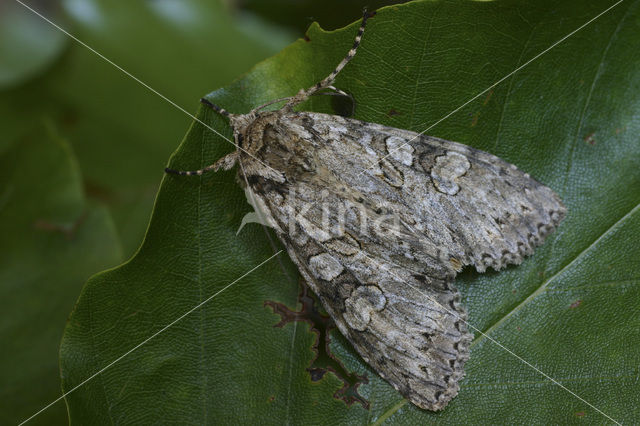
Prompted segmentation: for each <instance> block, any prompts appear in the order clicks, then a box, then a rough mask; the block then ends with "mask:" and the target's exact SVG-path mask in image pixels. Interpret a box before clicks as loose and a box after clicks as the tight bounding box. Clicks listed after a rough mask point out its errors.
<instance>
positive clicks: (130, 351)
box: [20, 250, 282, 425]
mask: <svg viewBox="0 0 640 426" xmlns="http://www.w3.org/2000/svg"><path fill="white" fill-rule="evenodd" d="M280 253H282V250H280V251H278V252H277V253H276V254H274V255H273V256H271V257H270V258H268V259H266V260H264V261H263V262H262V263H260V264H259V265H257V266H254V267H253V268H252V269H250V270H249V271H247V272H245V273H244V274H243V275H242V276H240V277H239V278H236V279H235V280H233V281H232V282H230V283H229V284H227V285H226V286H224V287H223V288H222V289H221V290H218V291H217V292H215V293H214V294H212V295H211V296H209V297H207V298H206V299H205V300H203V301H202V302H200V303H198V304H197V305H196V306H194V307H193V308H191V309H189V310H188V311H187V312H185V313H184V314H182V315H180V316H179V317H178V318H176V319H175V320H173V321H171V322H170V323H169V324H167V325H165V326H164V327H162V328H161V329H160V330H158V331H156V332H155V333H153V334H152V335H151V336H149V337H147V338H146V339H144V340H143V341H142V342H140V343H138V344H137V345H135V346H134V347H133V348H131V349H129V350H128V351H127V352H125V353H123V354H122V355H120V356H119V357H118V358H116V359H114V360H113V361H111V362H110V363H109V364H107V365H106V366H104V367H103V368H101V369H100V370H98V371H97V372H95V373H93V374H92V375H91V376H89V377H87V378H86V379H84V380H83V381H82V382H80V383H79V384H77V385H75V386H74V387H73V388H71V390H69V391H68V392H65V393H63V394H62V395H60V396H59V397H58V398H57V399H55V400H54V401H52V402H50V403H49V404H48V405H46V406H45V407H43V408H42V409H40V411H38V412H37V413H35V414H33V415H32V416H31V417H29V418H28V419H25V420H23V421H22V422H20V425H23V424H25V423H27V422H28V421H30V420H31V419H33V418H34V417H36V416H37V415H38V414H40V413H42V412H43V411H45V410H46V409H47V408H49V407H51V406H52V405H53V404H55V403H56V402H58V401H60V400H61V399H63V398H64V397H66V396H67V395H69V394H70V393H71V392H73V391H75V390H77V389H78V388H79V387H81V386H83V385H84V384H85V383H87V382H88V381H90V380H91V379H93V378H95V377H96V376H98V375H100V374H102V373H103V372H104V371H105V370H107V369H108V368H110V367H112V366H113V365H115V364H116V363H118V362H119V361H120V360H122V359H123V358H125V357H126V356H127V355H129V354H131V353H132V352H133V351H135V350H136V349H138V348H140V347H141V346H143V345H145V344H146V343H147V342H149V341H150V340H151V339H153V338H155V337H156V336H158V335H159V334H161V333H163V332H164V331H166V330H167V329H168V328H170V327H172V326H173V325H175V324H176V323H177V322H179V321H180V320H182V319H183V318H184V317H186V316H187V315H189V314H191V313H192V312H193V311H195V310H197V309H199V308H200V307H202V305H204V304H205V303H207V302H209V301H210V300H211V299H213V298H214V297H216V296H217V295H219V294H220V293H222V292H223V291H225V290H226V289H228V288H229V287H231V286H232V285H234V284H235V283H237V282H238V281H240V280H241V279H243V278H244V277H246V276H247V275H249V274H250V273H252V272H253V271H255V270H256V269H258V268H259V267H261V266H262V265H264V264H265V263H267V262H268V261H270V260H271V259H273V258H274V257H276V256H277V255H279V254H280Z"/></svg>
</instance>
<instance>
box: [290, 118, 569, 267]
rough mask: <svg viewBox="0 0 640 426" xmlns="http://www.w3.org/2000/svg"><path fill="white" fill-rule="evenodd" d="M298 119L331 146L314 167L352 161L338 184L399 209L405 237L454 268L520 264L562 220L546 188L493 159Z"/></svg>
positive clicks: (384, 130) (425, 139)
mask: <svg viewBox="0 0 640 426" xmlns="http://www.w3.org/2000/svg"><path fill="white" fill-rule="evenodd" d="M305 120H307V122H308V123H311V122H312V123H313V125H312V131H313V132H314V134H315V135H316V136H317V137H321V138H322V139H323V140H325V141H327V142H328V143H330V144H332V145H333V146H332V149H328V150H324V151H321V152H318V153H317V155H323V154H325V156H324V158H323V159H322V160H321V161H331V159H332V158H333V163H334V164H333V170H334V171H337V170H339V169H340V165H339V164H338V163H340V162H341V161H342V158H344V157H345V156H349V158H358V160H353V159H351V160H350V161H357V162H358V163H359V164H355V167H353V168H347V169H344V170H341V171H340V175H341V178H342V180H344V181H345V182H350V183H352V185H351V189H352V190H356V191H362V192H363V193H366V197H365V198H366V199H367V200H370V202H372V203H373V204H374V205H376V206H384V205H385V204H389V207H390V208H392V209H393V208H396V207H397V205H398V203H404V204H405V205H406V208H407V209H408V211H409V212H410V213H411V217H405V218H403V219H405V221H404V222H407V223H410V222H411V221H412V220H414V221H415V224H412V225H410V226H411V228H412V231H414V232H416V233H419V234H422V235H423V236H424V237H425V238H426V240H427V241H429V242H431V243H432V244H433V245H434V246H435V247H438V248H440V249H441V250H443V251H446V253H445V254H444V255H445V256H446V257H448V258H449V260H450V262H451V264H452V266H453V267H454V269H456V270H459V269H460V265H468V264H473V265H474V266H475V268H476V269H477V270H478V271H479V272H484V271H485V270H486V268H487V267H493V268H494V269H496V270H499V269H501V268H502V267H504V266H506V265H508V264H519V263H521V262H522V259H523V256H525V255H529V254H531V253H533V249H534V248H535V247H536V246H538V245H540V244H542V242H543V241H544V240H545V238H546V236H547V235H548V234H549V233H551V232H552V231H553V230H554V229H555V228H556V227H557V225H558V224H559V223H560V222H561V221H562V219H563V218H564V216H565V213H566V209H565V207H564V206H563V204H562V202H561V200H560V198H559V197H558V196H557V195H556V194H555V193H554V192H553V191H552V190H551V189H549V188H548V187H546V186H544V185H542V184H541V183H539V182H538V181H536V180H535V179H533V178H532V177H531V176H529V174H528V173H525V172H522V171H521V170H519V169H518V168H517V167H516V166H515V165H513V164H510V163H507V162H506V161H504V160H503V159H501V158H499V157H496V156H495V155H491V154H489V153H486V152H484V151H480V150H478V149H474V148H471V147H469V146H466V145H463V144H460V143H456V142H451V141H447V140H444V139H439V138H434V137H430V136H423V135H418V134H417V133H415V132H411V131H408V130H402V129H396V128H392V127H386V126H382V125H380V124H375V123H366V122H361V121H357V120H352V119H346V118H342V117H336V116H328V115H325V114H315V113H309V114H307V116H304V115H303V116H300V118H299V121H301V122H304V121H305ZM295 124H296V120H293V121H292V125H295ZM346 129H348V130H346ZM345 130H346V131H345ZM342 143H346V144H347V145H349V146H350V150H351V152H349V151H346V152H345V146H344V145H342ZM330 151H334V152H330ZM339 152H342V154H341V155H342V158H340V159H338V158H336V155H338V153H339ZM351 155H354V157H352V156H351ZM355 155H357V157H355ZM360 167H362V168H364V169H365V170H367V172H366V173H365V174H362V173H361V172H360V170H362V169H360ZM383 186H384V187H386V191H385V190H383V189H382V187H383ZM389 200H394V202H392V203H389V202H388V201H389Z"/></svg>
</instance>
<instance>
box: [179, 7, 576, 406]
mask: <svg viewBox="0 0 640 426" xmlns="http://www.w3.org/2000/svg"><path fill="white" fill-rule="evenodd" d="M369 17H370V15H369V14H367V13H366V12H365V14H364V16H363V19H362V25H361V26H360V29H359V30H358V33H357V35H356V37H355V40H354V44H353V47H352V48H351V50H349V52H348V53H347V56H346V57H345V58H344V59H343V60H342V61H341V62H340V63H339V64H338V65H337V67H336V68H335V69H334V70H333V72H331V73H330V74H329V75H328V76H327V77H326V78H325V79H323V80H322V81H320V82H318V83H317V84H315V85H313V86H311V87H310V88H309V89H307V90H301V91H300V92H298V94H296V95H295V96H292V97H290V98H285V99H284V100H285V101H286V104H285V105H284V106H283V107H282V108H281V109H280V110H278V111H273V112H261V111H262V110H263V108H264V107H266V106H268V105H271V104H272V103H273V102H269V103H267V104H265V105H261V106H259V107H257V108H256V109H254V110H252V111H250V112H249V113H248V114H231V113H229V112H228V111H226V110H225V109H224V108H222V107H220V106H217V105H214V104H212V103H211V102H209V101H207V100H203V102H204V103H205V104H207V105H208V106H210V107H211V108H213V109H214V110H215V111H217V112H218V113H220V114H222V115H224V116H226V117H229V120H230V122H231V125H232V127H233V130H234V136H235V143H236V145H237V148H238V149H237V150H236V151H235V152H234V153H232V154H229V155H227V156H226V157H224V158H222V159H221V160H219V161H218V162H216V163H215V164H213V165H210V166H207V167H205V168H204V169H200V170H193V171H179V170H173V169H167V172H170V173H177V174H181V175H200V174H202V173H205V172H206V171H208V170H218V169H227V170H228V169H229V168H231V167H232V166H233V165H234V164H235V163H236V162H239V163H240V168H239V181H240V182H241V183H246V185H248V187H249V188H248V189H250V191H249V193H250V194H251V198H252V200H253V204H254V206H255V207H256V213H257V212H260V214H262V215H264V216H265V217H263V218H262V219H261V222H263V223H265V222H266V223H268V224H270V225H271V226H273V228H274V229H275V230H276V233H277V234H278V236H279V238H280V239H281V240H282V242H283V243H284V245H285V246H286V248H287V251H288V253H289V255H290V256H291V259H292V260H293V261H294V262H295V263H296V264H297V265H298V267H299V269H300V273H301V274H302V275H303V277H304V278H305V279H306V280H307V282H308V284H309V285H310V287H311V288H312V289H313V291H314V292H315V293H316V294H317V295H318V296H319V297H320V300H321V301H322V303H323V304H324V307H325V309H326V310H327V312H329V314H330V315H331V316H332V318H333V319H334V321H335V323H336V324H337V326H338V328H339V329H340V331H341V332H342V333H343V334H344V335H345V337H347V339H348V340H349V341H350V342H351V343H352V344H353V346H354V347H355V349H356V350H357V351H358V353H359V354H360V355H361V356H362V358H363V359H364V360H365V361H366V362H368V363H369V364H370V365H371V366H372V367H373V368H374V369H375V370H376V371H377V372H378V373H379V374H380V375H381V376H382V377H384V378H385V379H386V380H387V381H388V382H389V383H391V384H392V385H393V386H394V387H395V388H396V389H398V390H399V391H400V392H401V393H402V395H404V396H405V397H406V398H408V399H409V400H410V401H411V402H413V403H414V404H416V405H418V406H419V407H422V408H426V409H430V410H439V409H442V408H444V407H445V406H446V404H447V403H448V402H449V400H451V398H453V397H454V396H455V395H456V394H457V392H458V381H459V380H460V378H461V377H462V375H463V374H464V369H463V366H464V362H465V361H466V360H467V358H468V352H469V342H470V341H471V338H472V336H471V334H470V333H469V332H468V330H467V326H466V313H465V311H464V309H463V307H462V306H461V305H460V304H459V299H460V295H459V293H458V291H457V290H456V289H455V287H454V286H453V284H452V282H453V279H454V277H455V275H456V272H457V271H459V270H460V269H462V267H463V266H464V265H474V266H475V268H476V269H477V270H478V271H480V272H483V271H484V270H485V269H486V268H487V267H489V266H491V267H493V268H495V269H500V268H502V267H504V266H505V265H507V264H511V263H520V262H521V261H522V259H523V257H524V256H525V255H527V254H531V253H532V252H533V249H534V247H535V246H537V245H539V244H541V243H542V242H543V240H544V239H545V237H546V236H547V234H548V233H549V232H551V231H553V230H554V229H555V227H556V226H557V225H558V223H559V222H560V221H561V220H562V218H563V217H564V215H565V209H564V207H563V206H562V203H561V202H560V199H559V198H558V197H557V196H556V195H555V194H554V193H553V191H551V190H550V189H549V188H547V187H546V186H544V185H542V184H540V183H539V182H537V181H535V180H534V179H532V178H531V177H530V176H529V175H528V174H526V173H523V172H521V171H520V170H518V169H517V168H516V167H515V166H514V165H511V164H509V163H507V162H505V161H504V160H502V159H500V158H498V157H495V156H493V155H491V154H487V153H485V152H482V151H479V150H476V149H473V148H470V147H468V146H465V145H461V144H458V143H455V142H450V141H446V140H442V139H437V138H432V137H429V136H421V135H419V134H417V133H414V132H410V131H407V130H400V129H395V128H392V127H386V126H382V125H379V124H373V123H365V122H362V121H358V120H352V119H346V118H343V117H339V116H333V115H326V114H318V113H309V112H294V111H293V108H294V106H295V105H298V104H300V103H301V102H303V101H305V100H306V99H308V98H309V96H311V95H313V94H314V93H317V92H318V91H320V90H323V89H330V90H333V91H334V92H338V93H344V92H341V91H340V90H338V89H336V88H335V87H333V86H332V84H333V81H334V79H335V77H336V75H338V73H339V72H340V71H341V70H342V69H343V68H344V67H345V65H346V64H347V63H348V62H349V61H350V60H351V59H352V58H353V57H354V55H355V53H356V49H357V48H358V46H359V44H360V40H361V37H362V34H363V32H364V27H365V24H366V21H367V19H368V18H369Z"/></svg>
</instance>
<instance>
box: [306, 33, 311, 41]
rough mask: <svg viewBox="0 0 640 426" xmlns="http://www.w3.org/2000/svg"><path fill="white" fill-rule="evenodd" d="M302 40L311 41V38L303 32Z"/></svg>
mask: <svg viewBox="0 0 640 426" xmlns="http://www.w3.org/2000/svg"><path fill="white" fill-rule="evenodd" d="M304 41H306V42H310V41H311V39H310V38H309V36H308V35H306V34H305V35H304Z"/></svg>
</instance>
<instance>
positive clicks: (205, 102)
mask: <svg viewBox="0 0 640 426" xmlns="http://www.w3.org/2000/svg"><path fill="white" fill-rule="evenodd" d="M200 103H201V104H203V105H206V106H208V107H209V108H211V109H212V110H214V111H215V112H217V113H218V114H220V115H223V116H225V117H229V116H230V115H231V113H229V111H227V110H226V109H224V108H222V107H220V106H218V105H216V104H214V103H212V102H210V101H209V100H207V99H205V98H200Z"/></svg>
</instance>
